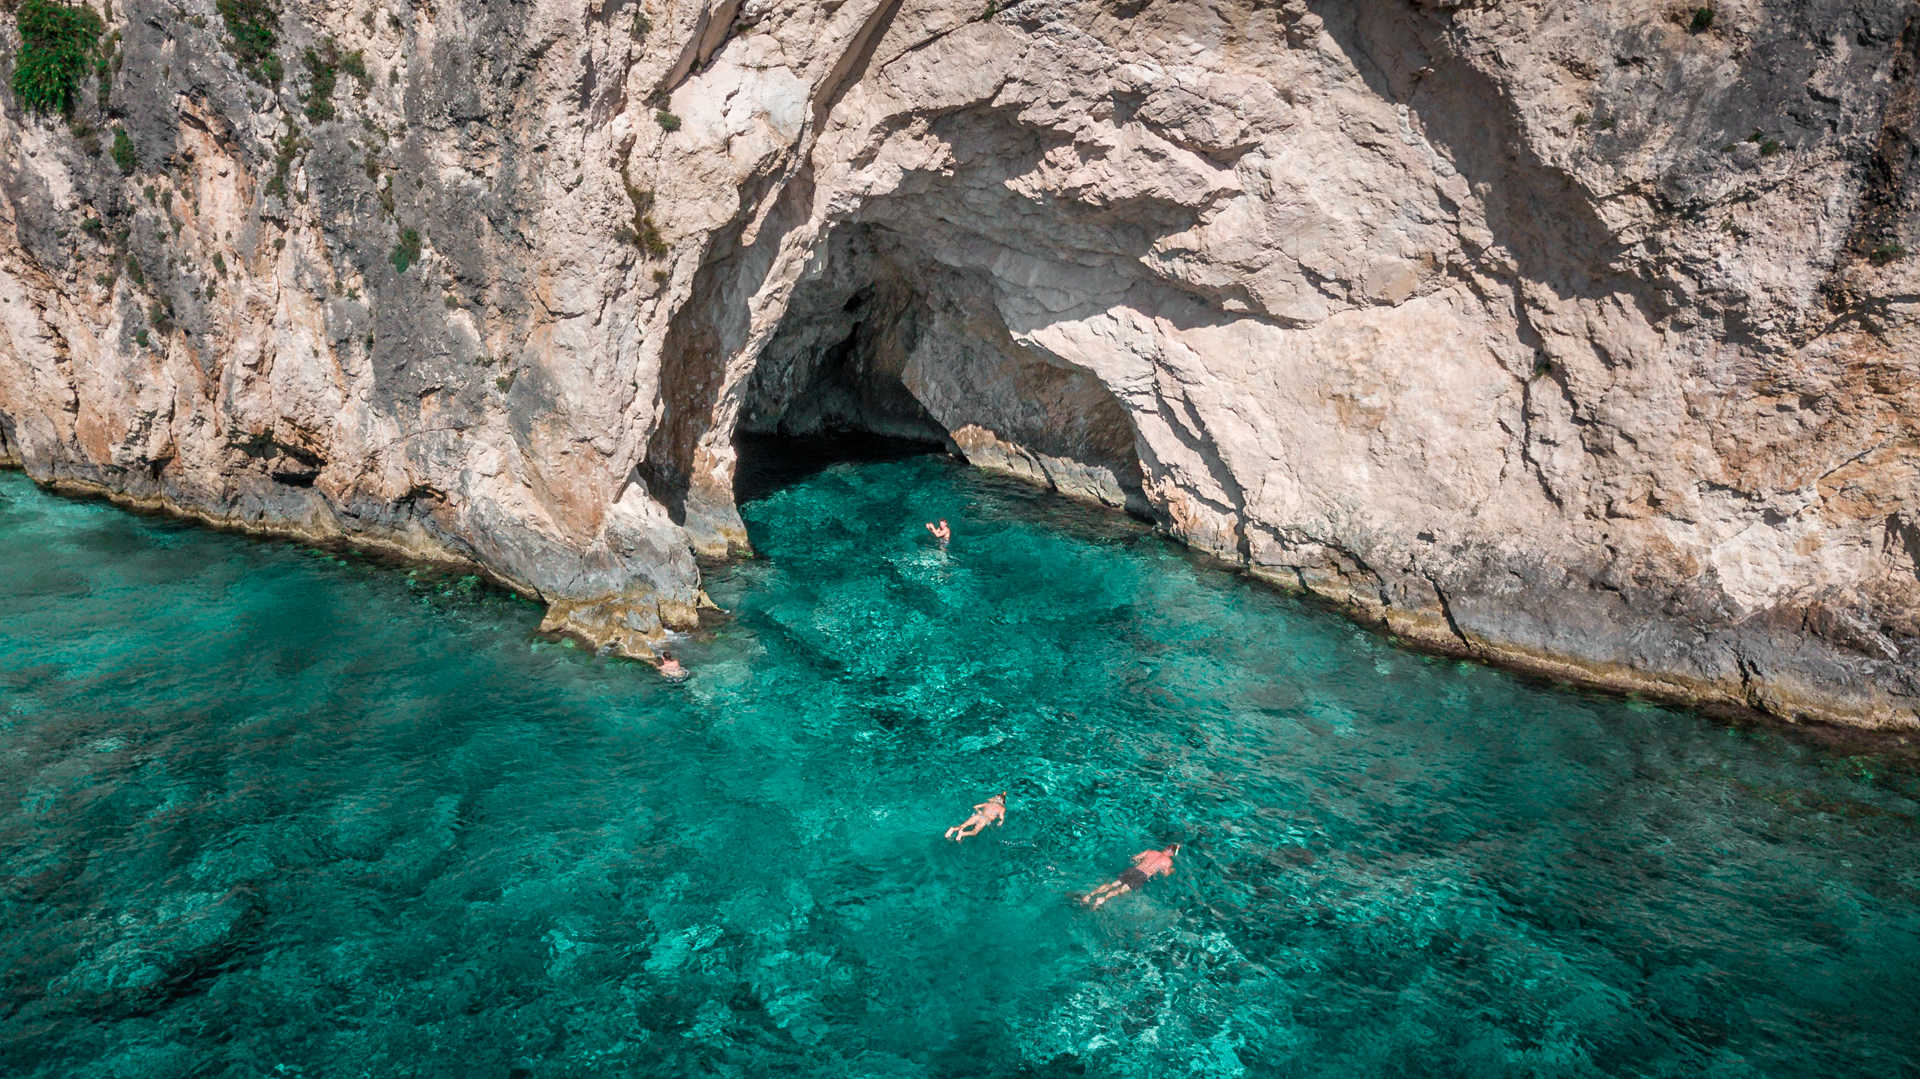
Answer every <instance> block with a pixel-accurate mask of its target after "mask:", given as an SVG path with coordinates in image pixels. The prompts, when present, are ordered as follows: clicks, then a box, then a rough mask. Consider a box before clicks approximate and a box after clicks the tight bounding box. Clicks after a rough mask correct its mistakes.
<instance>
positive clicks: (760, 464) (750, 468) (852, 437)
mask: <svg viewBox="0 0 1920 1079" xmlns="http://www.w3.org/2000/svg"><path fill="white" fill-rule="evenodd" d="M734 451H735V452H736V453H738V454H739V460H738V462H737V463H736V464H735V466H734V473H733V497H734V501H735V502H736V503H737V504H739V505H742V506H744V505H746V504H747V503H749V502H754V501H758V500H759V499H762V498H765V497H767V496H768V495H771V494H774V493H776V492H778V491H781V490H783V489H784V488H787V487H791V486H792V485H794V484H796V483H799V482H800V481H801V480H804V479H806V478H807V477H809V476H812V475H814V474H815V473H818V472H823V471H825V470H827V469H829V468H832V467H833V466H834V465H839V464H846V463H849V462H854V463H868V462H873V463H878V462H885V461H899V460H903V459H905V458H908V457H919V456H922V455H925V454H933V453H944V452H945V451H946V447H944V446H942V445H941V444H940V443H937V442H921V441H916V440H914V439H907V438H892V437H889V436H887V435H876V434H872V433H869V432H865V431H838V432H832V433H828V434H816V435H756V434H742V435H740V436H738V437H736V438H735V439H734Z"/></svg>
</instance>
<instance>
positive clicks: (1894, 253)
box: [1867, 243, 1907, 266]
mask: <svg viewBox="0 0 1920 1079" xmlns="http://www.w3.org/2000/svg"><path fill="white" fill-rule="evenodd" d="M1906 257H1907V249H1906V248H1904V247H1902V246H1900V245H1899V244H1897V243H1884V244H1881V245H1880V246H1879V247H1876V248H1874V249H1873V250H1872V251H1870V252H1868V253H1867V261H1869V262H1871V263H1873V264H1874V265H1875V266H1885V265H1886V264H1887V263H1889V262H1897V261H1899V260H1900V259H1903V258H1906Z"/></svg>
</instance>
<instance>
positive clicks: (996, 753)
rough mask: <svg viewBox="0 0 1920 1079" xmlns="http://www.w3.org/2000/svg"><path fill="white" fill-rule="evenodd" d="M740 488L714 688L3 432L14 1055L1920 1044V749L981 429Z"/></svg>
mask: <svg viewBox="0 0 1920 1079" xmlns="http://www.w3.org/2000/svg"><path fill="white" fill-rule="evenodd" d="M935 516H945V517H947V518H949V519H951V520H952V521H953V522H954V525H955V540H954V544H953V549H952V550H951V551H950V552H948V553H945V554H942V553H940V552H938V551H936V550H934V549H932V547H931V546H930V542H929V540H928V539H927V537H926V535H925V533H924V532H923V531H922V530H921V528H920V522H921V521H923V520H927V519H930V518H932V517H935ZM747 518H748V521H749V525H750V527H751V530H752V534H753V536H754V540H755V543H756V545H757V546H758V548H759V549H760V550H761V551H762V552H763V553H764V555H765V558H764V559H763V560H759V561H754V562H750V563H746V564H742V565H739V566H735V567H733V568H730V569H727V570H723V571H718V572H717V573H715V574H714V578H713V580H712V582H711V585H712V591H713V593H714V595H715V596H716V598H717V599H718V600H719V601H720V602H721V603H722V604H724V605H725V606H728V607H731V608H735V609H736V617H735V618H734V619H732V620H731V621H729V622H728V623H727V624H725V625H723V626H720V627H718V628H717V630H716V631H715V632H714V633H713V634H712V635H711V636H710V637H708V638H707V639H703V640H698V641H690V642H688V643H686V644H685V645H684V646H683V647H682V649H681V651H682V653H683V654H684V655H685V657H686V658H687V659H688V661H689V664H690V666H691V667H692V668H693V670H694V675H693V678H692V679H691V681H690V682H689V683H687V684H686V685H684V686H679V687H674V686H668V685H665V684H663V683H662V682H661V681H660V680H659V679H658V678H657V677H655V676H654V675H653V674H652V673H651V672H650V671H648V670H646V669H645V668H642V667H639V666H636V665H633V664H629V663H623V662H619V661H616V660H611V659H604V658H597V657H595V656H592V655H589V654H586V653H584V652H582V651H579V650H575V649H572V648H568V647H565V646H563V645H559V644H555V643H552V642H548V641H543V640H540V639H538V638H537V637H536V636H535V633H534V630H535V626H536V624H537V622H538V620H539V612H538V610H537V609H536V608H535V607H534V606H533V605H531V604H529V603H526V602H524V601H521V600H518V599H514V598H510V597H506V596H502V595H499V594H497V593H493V592H490V591H487V590H485V589H481V588H477V587H475V586H474V583H473V582H472V581H470V580H468V581H462V580H460V579H458V578H443V577H432V576H428V575H424V574H419V573H409V572H408V571H406V570H405V569H396V568H393V567H390V566H384V565H378V564H374V563H371V562H367V561H363V560H359V559H353V558H339V557H335V556H330V555H325V554H321V553H318V552H313V551H307V550H302V549H299V548H296V547H292V546H287V545H281V544H271V543H259V542H253V541H249V540H246V539H243V538H239V537H235V536H227V535H219V534H214V533H209V532H206V531H202V530H199V529H195V528H192V527H189V526H186V525H181V524H176V523H171V522H166V521H157V520H152V519H145V518H139V517H135V516H131V515H128V514H125V513H122V512H120V511H118V510H115V509H112V508H110V507H107V506H104V505H100V504H95V503H81V502H72V501H64V500H59V499H55V498H52V497H49V496H47V495H44V494H42V493H39V492H37V491H36V490H34V489H33V487H32V486H31V485H30V484H29V483H28V482H27V481H26V480H25V479H24V478H23V477H20V476H18V475H14V474H4V475H0V930H4V932H3V933H0V978H3V979H4V981H3V982H0V992H3V993H4V999H0V1074H6V1075H10V1076H49V1077H56V1076H57V1077H66V1076H141V1077H168V1076H226V1075H234V1076H309V1077H311V1076H363V1075H364V1076H410V1075H421V1076H502V1077H504V1076H529V1077H533V1076H597V1075H645V1076H652V1075H734V1076H761V1075H799V1076H952V1077H963V1076H967V1077H971V1076H1081V1075H1084V1076H1140V1077H1158V1076H1187V1075H1192V1076H1235V1075H1248V1076H1270V1075H1274V1076H1278V1075H1301V1076H1305V1075H1324V1076H1358V1075H1468V1076H1502V1075H1541V1076H1565V1075H1674V1076H1679V1075H1688V1076H1692V1075H1713V1076H1740V1075H1863V1076H1878V1077H1885V1076H1896V1075H1912V1074H1915V1069H1916V1065H1915V1053H1916V1050H1920V1009H1917V1006H1916V1001H1920V842H1916V840H1920V781H1917V780H1916V779H1915V778H1914V777H1913V776H1912V775H1911V774H1906V773H1901V772H1899V771H1889V770H1888V768H1887V766H1886V765H1884V764H1883V763H1882V762H1880V761H1878V760H1876V759H1874V758H1869V757H1849V756H1841V755H1839V754H1837V753H1835V752H1833V751H1825V750H1817V749H1813V748H1808V747H1805V746H1802V745H1799V744H1796V743H1794V742H1791V741H1788V740H1785V739H1782V738H1780V737H1778V736H1773V735H1767V734H1754V733H1741V732H1737V731H1733V730H1729V729H1727V728H1725V727H1722V726H1719V725H1716V724H1714V723H1711V722H1708V721H1705V720H1702V719H1699V718H1697V717H1693V716H1689V715H1686V714H1681V713H1676V712H1671V711H1666V710H1662V709H1658V708H1652V707H1645V706H1635V705H1633V704H1630V703H1624V702H1616V701H1606V700H1598V699H1594V698H1589V697H1583V696H1579V695H1575V694H1570V693H1564V692H1556V691H1553V690H1551V689H1547V688H1541V687H1536V686H1532V685H1528V684H1525V683H1522V682H1520V681H1518V680H1515V679H1513V678H1511V677H1508V676H1505V675H1502V674H1500V673H1498V672H1494V671H1489V670H1485V669H1480V668H1476V667H1472V666H1469V665H1464V664H1459V663H1454V662H1450V661H1445V660H1436V659H1431V658H1425V657H1421V656H1418V655H1414V654H1411V653H1407V652H1403V651H1399V650H1396V649H1395V648H1393V647H1391V646H1390V645H1389V644H1387V643H1385V642H1383V641H1381V640H1379V639H1377V638H1375V637H1373V636H1370V635H1369V634H1367V633H1365V632H1362V631H1361V630H1358V629H1356V628H1354V627H1352V626H1350V625H1348V624H1347V623H1345V622H1343V621H1341V620H1340V619H1338V618H1335V617H1332V616H1330V615H1326V614H1324V613H1320V612H1317V611H1314V610H1312V609H1311V608H1308V607H1305V606H1303V605H1301V604H1299V603H1296V602H1294V601H1292V600H1289V599H1287V598H1284V597H1281V596H1278V595H1275V594H1272V593H1270V592H1268V591H1266V590H1265V589H1263V588H1260V587H1258V586H1254V585H1250V584H1247V583H1245V582H1243V581H1240V580H1237V579H1235V578H1233V577H1231V576H1228V575H1226V574H1223V573H1220V572H1217V571H1214V570H1211V569H1207V568H1204V567H1201V566H1199V565H1197V564H1195V563H1194V562H1193V561H1191V560H1189V559H1187V558H1185V557H1183V556H1182V555H1181V554H1180V553H1179V552H1178V551H1177V550H1176V549H1175V548H1173V547H1172V546H1170V545H1168V544H1167V543H1165V542H1163V541H1161V540H1159V539H1156V538H1153V537H1151V536H1149V535H1147V534H1145V533H1144V532H1142V531H1140V530H1138V529H1136V528H1134V527H1132V526H1130V525H1127V524H1125V523H1123V522H1117V521H1114V520H1112V519H1110V518H1106V517H1103V516H1100V515H1095V514H1092V513H1089V512H1087V511H1082V510H1079V509H1077V508H1074V507H1071V506H1068V505H1065V504H1063V503H1062V502H1060V501H1058V500H1054V499H1048V498H1043V497H1041V496H1039V495H1037V494H1035V493H1033V492H1031V491H1028V490H1027V489H1025V488H1022V487H1018V486H1013V485H1008V484H1005V483H1002V482H999V481H994V480H991V479H988V478H984V477H981V476H979V475H976V474H972V473H969V472H966V471H964V470H961V469H958V468H956V467H953V466H951V465H949V464H948V463H946V462H944V461H942V460H940V459H936V458H928V457H919V458H909V459H904V460H894V461H887V462H881V463H864V464H858V465H839V466H835V467H832V468H829V469H827V470H825V471H822V472H818V473H816V474H813V475H810V476H808V477H806V478H804V479H801V480H800V481H798V482H796V483H793V484H792V485H790V486H785V487H783V488H780V489H778V490H777V491H775V492H774V493H772V494H770V495H767V496H766V497H764V498H762V499H760V500H759V501H756V502H754V503H752V504H750V505H749V506H748V508H747ZM1001 788H1006V789H1008V790H1009V791H1010V792H1011V794H1010V799H1009V801H1010V812H1009V814H1008V821H1007V824H1006V826H1005V827H1004V828H999V829H994V830H990V831H989V832H988V833H987V834H985V835H983V836H981V837H980V838H978V839H975V840H971V841H969V842H967V843H964V844H959V845H956V844H953V843H949V842H946V841H944V840H942V839H941V831H942V830H943V829H944V828H946V827H947V826H948V825H951V824H955V823H958V822H959V820H960V819H961V818H962V817H964V816H965V814H966V810H967V807H968V806H969V805H970V804H971V803H973V802H976V801H979V800H981V799H982V798H983V797H985V796H986V795H987V794H989V793H991V792H993V791H995V790H998V789H1001ZM1175 840H1177V841H1181V842H1183V843H1185V844H1186V847H1185V849H1184V851H1183V853H1182V854H1181V856H1180V859H1179V862H1178V868H1177V871H1176V873H1175V874H1174V876H1173V877H1171V878H1170V879H1162V880H1156V881H1154V882H1152V883H1151V884H1150V885H1148V886H1147V887H1146V888H1145V889H1144V890H1143V891H1141V892H1137V893H1135V894H1132V895H1127V896H1123V897H1121V898H1120V899H1117V900H1115V901H1114V902H1112V903H1111V904H1109V905H1108V906H1107V907H1106V908H1104V909H1102V910H1100V911H1098V912H1089V911H1087V910H1085V909H1082V908H1081V907H1080V906H1078V905H1077V904H1076V903H1074V902H1073V901H1072V900H1071V899H1070V898H1069V895H1068V893H1070V892H1076V891H1080V890H1083V889H1086V888H1089V887H1092V886H1093V885H1096V884H1098V883H1100V882H1101V881H1104V880H1107V879H1111V878H1112V877H1113V876H1114V875H1116V874H1117V873H1118V872H1119V871H1120V870H1121V869H1123V868H1124V867H1125V865H1126V862H1127V857H1128V856H1129V855H1131V854H1132V853H1134V852H1135V851H1138V850H1142V849H1145V848H1146V847H1149V846H1157V845H1162V844H1164V843H1166V842H1170V841H1175Z"/></svg>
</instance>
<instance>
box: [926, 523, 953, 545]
mask: <svg viewBox="0 0 1920 1079" xmlns="http://www.w3.org/2000/svg"><path fill="white" fill-rule="evenodd" d="M927 531H929V532H931V533H933V538H934V539H936V540H939V541H940V549H941V550H943V551H944V550H946V549H947V541H948V540H950V539H952V538H953V529H951V528H948V527H947V521H946V518H944V517H942V518H941V519H940V520H939V521H938V522H937V523H936V522H932V521H929V522H928V523H927Z"/></svg>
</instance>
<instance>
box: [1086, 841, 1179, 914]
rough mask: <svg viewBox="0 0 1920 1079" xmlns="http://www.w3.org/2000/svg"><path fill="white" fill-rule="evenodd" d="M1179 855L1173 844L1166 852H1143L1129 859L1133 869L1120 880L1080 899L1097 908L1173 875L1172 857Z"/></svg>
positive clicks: (1176, 847) (1104, 885)
mask: <svg viewBox="0 0 1920 1079" xmlns="http://www.w3.org/2000/svg"><path fill="white" fill-rule="evenodd" d="M1178 853H1180V844H1178V843H1174V844H1171V845H1169V846H1168V847H1167V849H1166V850H1143V851H1141V852H1140V853H1138V854H1136V855H1134V856H1133V858H1132V859H1130V860H1131V861H1132V862H1133V868H1131V869H1129V870H1127V871H1126V872H1125V873H1122V874H1120V879H1119V880H1116V881H1110V882H1108V883H1106V884H1102V885H1101V886H1100V887H1098V888H1095V889H1094V890H1093V891H1091V892H1088V893H1087V894H1086V895H1084V896H1081V897H1080V901H1081V902H1082V903H1085V904H1087V905H1088V906H1090V907H1099V906H1100V905H1101V904H1103V903H1105V902H1106V901H1107V900H1109V899H1112V898H1113V897H1114V896H1116V895H1125V894H1126V893H1128V892H1131V891H1133V890H1134V889H1135V888H1138V887H1140V886H1141V885H1142V884H1145V883H1146V882H1148V881H1150V880H1152V879H1153V878H1155V877H1160V876H1172V875H1173V856H1174V855H1176V854H1178Z"/></svg>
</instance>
